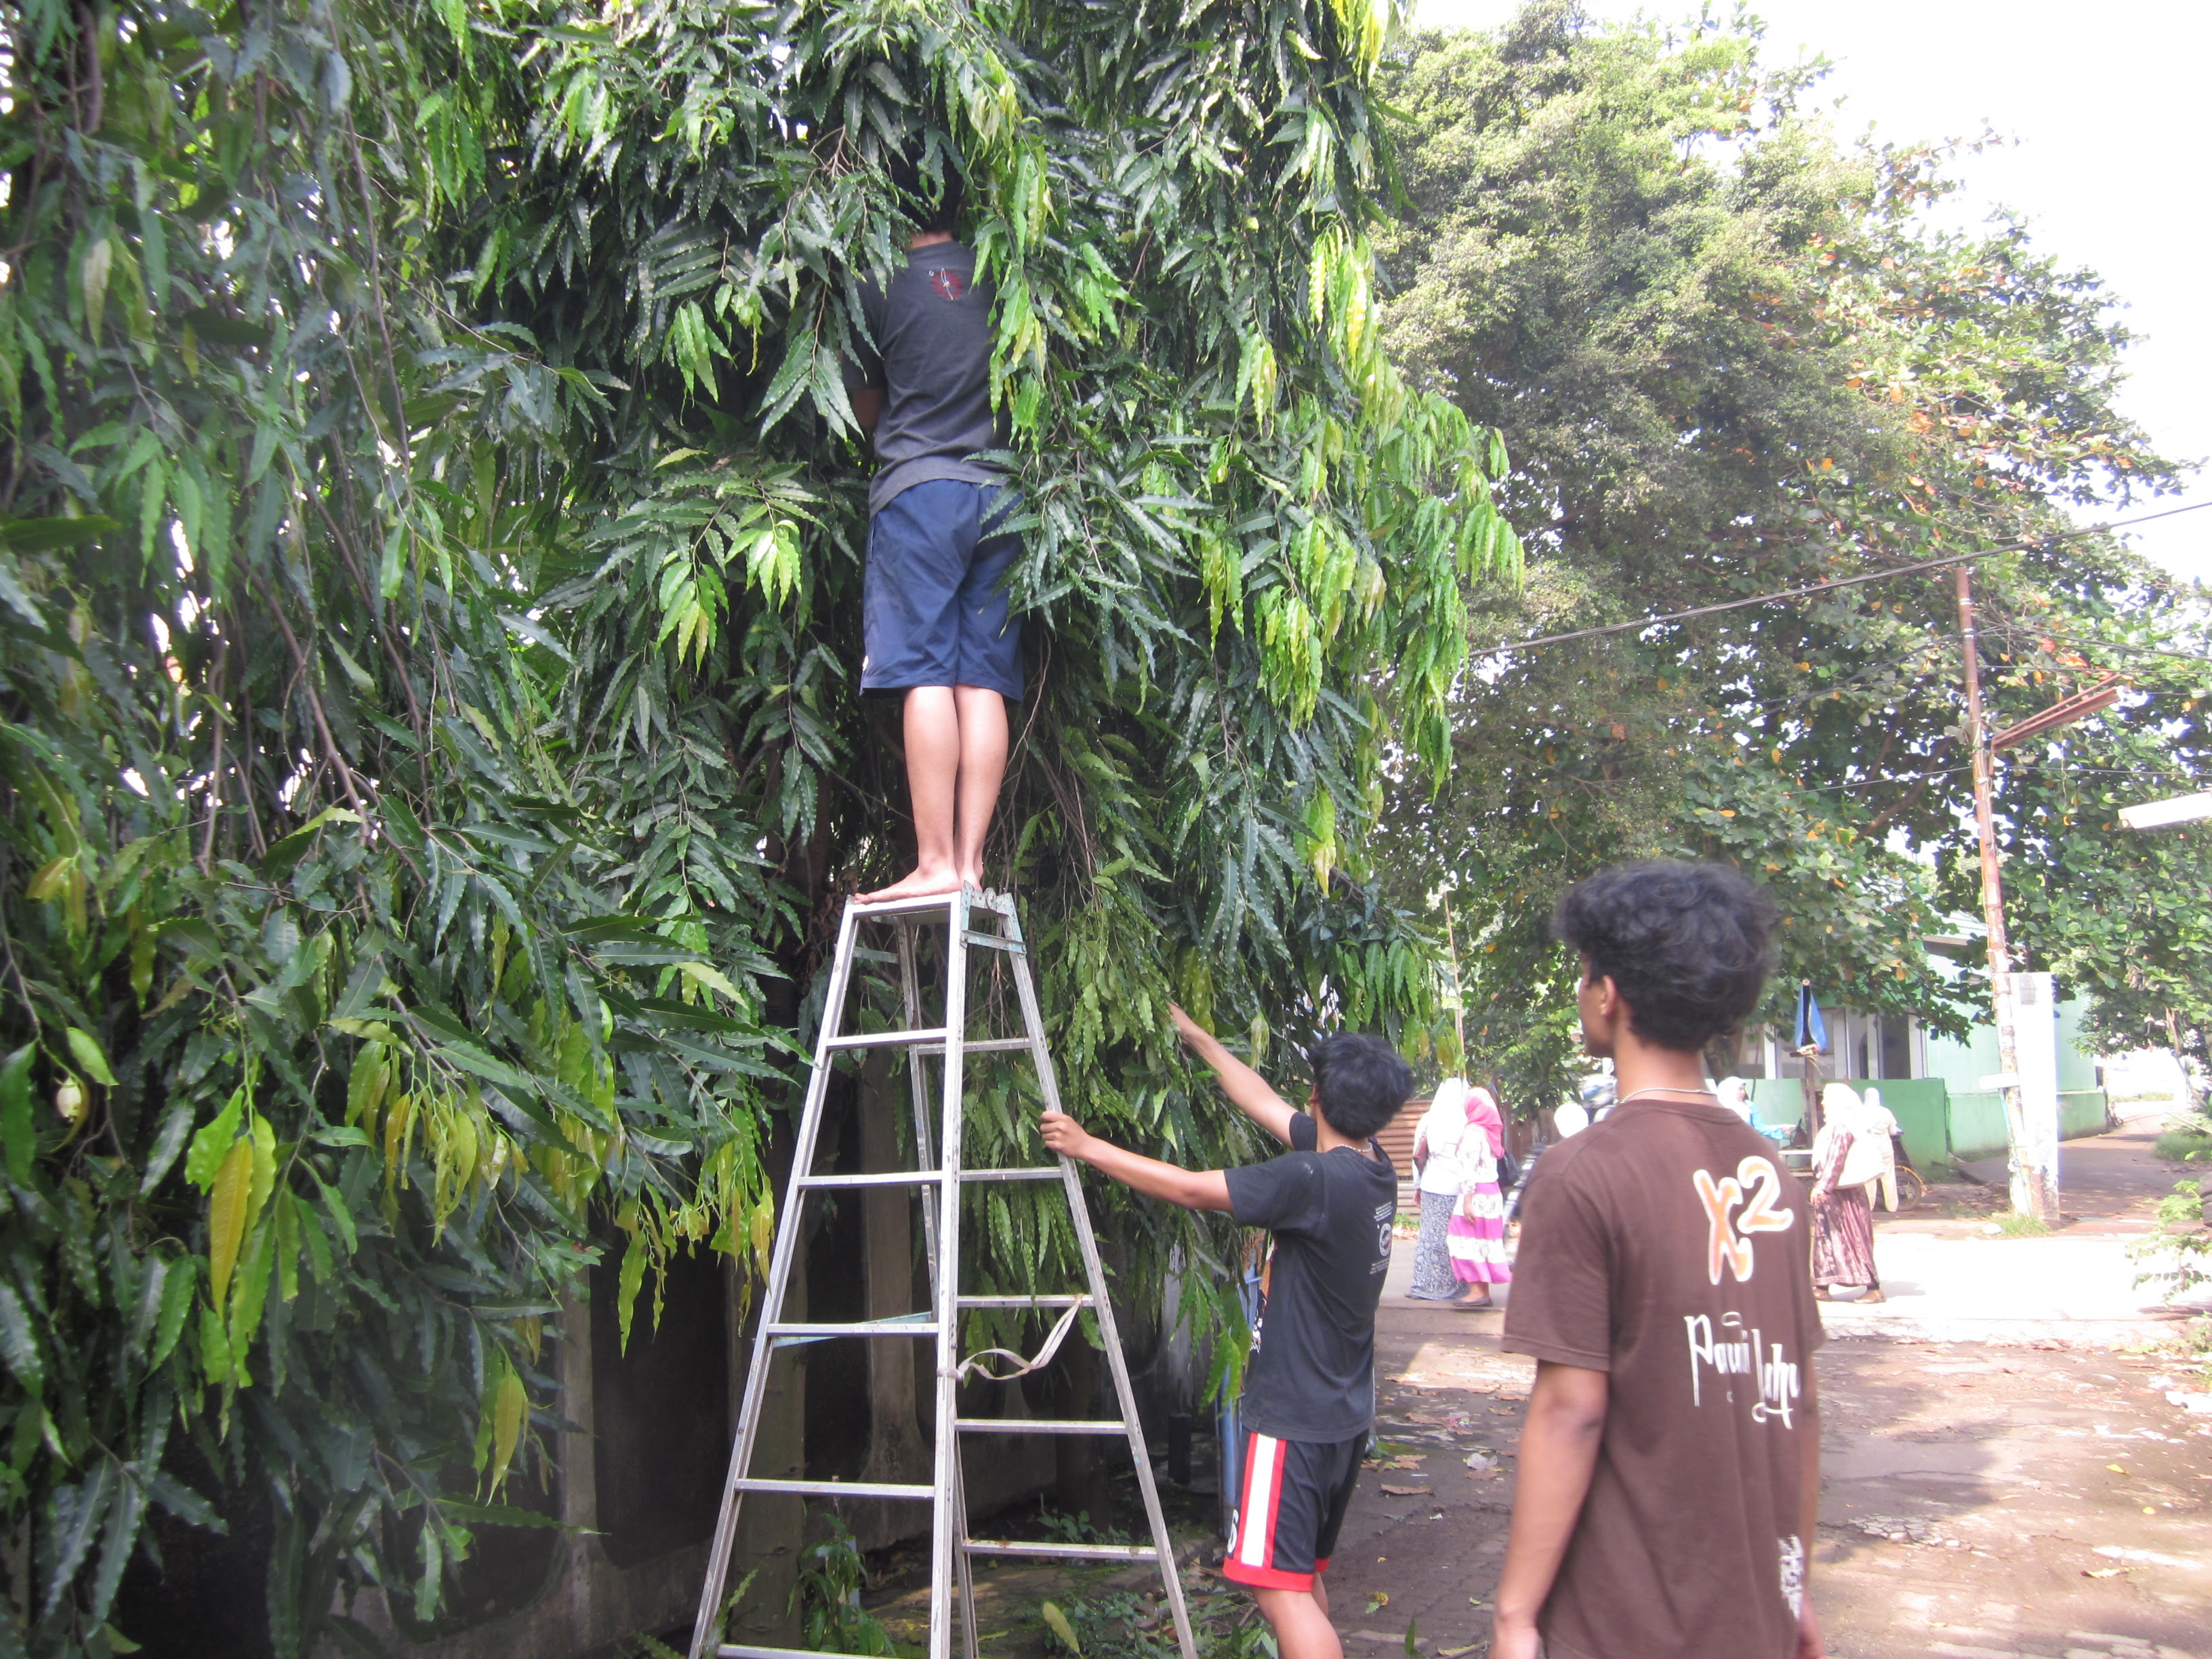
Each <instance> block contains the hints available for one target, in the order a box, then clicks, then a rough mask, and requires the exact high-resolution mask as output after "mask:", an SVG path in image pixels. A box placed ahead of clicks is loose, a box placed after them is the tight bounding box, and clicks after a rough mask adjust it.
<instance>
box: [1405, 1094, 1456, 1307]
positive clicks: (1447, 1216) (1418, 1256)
mask: <svg viewBox="0 0 2212 1659" xmlns="http://www.w3.org/2000/svg"><path fill="white" fill-rule="evenodd" d="M1467 1092H1468V1091H1467V1079H1465V1078H1457V1077H1448V1078H1446V1079H1444V1080H1443V1082H1442V1083H1439V1084H1438V1085H1437V1092H1436V1096H1435V1098H1434V1099H1433V1100H1431V1102H1430V1104H1429V1109H1428V1110H1427V1111H1426V1112H1425V1113H1424V1114H1423V1115H1422V1117H1421V1122H1420V1127H1419V1128H1417V1129H1415V1130H1414V1132H1413V1172H1414V1176H1415V1185H1416V1186H1417V1187H1419V1189H1420V1194H1421V1237H1420V1242H1419V1243H1417V1244H1415V1245H1414V1247H1413V1285H1412V1286H1411V1287H1410V1288H1409V1289H1408V1290H1407V1292H1406V1294H1407V1297H1411V1298H1412V1299H1413V1301H1416V1302H1456V1301H1457V1300H1458V1299H1459V1298H1460V1297H1462V1296H1464V1295H1466V1294H1467V1290H1468V1287H1467V1286H1466V1285H1462V1284H1461V1283H1460V1281H1459V1280H1458V1279H1456V1278H1455V1277H1454V1276H1453V1274H1452V1267H1451V1246H1450V1243H1449V1231H1450V1227H1451V1213H1452V1206H1454V1205H1455V1204H1456V1203H1458V1201H1459V1186H1460V1181H1459V1160H1458V1158H1457V1157H1456V1153H1457V1152H1458V1150H1459V1140H1460V1137H1461V1136H1462V1134H1464V1133H1467Z"/></svg>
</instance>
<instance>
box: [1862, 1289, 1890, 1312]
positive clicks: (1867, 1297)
mask: <svg viewBox="0 0 2212 1659" xmlns="http://www.w3.org/2000/svg"><path fill="white" fill-rule="evenodd" d="M1888 1300H1889V1298H1888V1297H1886V1296H1884V1295H1883V1294H1882V1293H1881V1285H1875V1287H1874V1288H1873V1289H1872V1290H1870V1291H1861V1292H1860V1293H1859V1306H1861V1307H1862V1308H1863V1307H1865V1306H1866V1305H1867V1304H1869V1303H1874V1302H1887V1301H1888Z"/></svg>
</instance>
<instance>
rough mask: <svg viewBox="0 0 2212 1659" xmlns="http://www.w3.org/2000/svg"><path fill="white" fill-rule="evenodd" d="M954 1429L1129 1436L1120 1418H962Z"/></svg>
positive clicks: (967, 1431) (983, 1432)
mask: <svg viewBox="0 0 2212 1659" xmlns="http://www.w3.org/2000/svg"><path fill="white" fill-rule="evenodd" d="M953 1426H954V1427H955V1428H957V1429H958V1430H960V1431H961V1432H962V1433H963V1434H1127V1433H1128V1431H1129V1425H1127V1423H1124V1422H1122V1421H1121V1419H1119V1418H1115V1417H1100V1418H1069V1417H963V1418H958V1419H955V1420H954V1424H953Z"/></svg>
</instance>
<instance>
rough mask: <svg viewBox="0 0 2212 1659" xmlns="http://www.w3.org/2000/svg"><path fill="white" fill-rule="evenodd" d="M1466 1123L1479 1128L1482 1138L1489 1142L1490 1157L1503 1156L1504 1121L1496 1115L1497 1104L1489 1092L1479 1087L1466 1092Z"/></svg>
mask: <svg viewBox="0 0 2212 1659" xmlns="http://www.w3.org/2000/svg"><path fill="white" fill-rule="evenodd" d="M1467 1121H1468V1123H1469V1124H1470V1125H1474V1124H1480V1126H1481V1128H1482V1133H1483V1138H1484V1139H1486V1140H1487V1141H1489V1142H1490V1155H1491V1157H1492V1158H1502V1157H1503V1156H1504V1152H1505V1120H1504V1118H1502V1117H1500V1116H1499V1115H1498V1102H1497V1100H1496V1098H1495V1097H1492V1094H1491V1092H1490V1091H1489V1090H1487V1089H1485V1088H1482V1087H1480V1085H1475V1086H1471V1087H1470V1088H1469V1089H1468V1091H1467Z"/></svg>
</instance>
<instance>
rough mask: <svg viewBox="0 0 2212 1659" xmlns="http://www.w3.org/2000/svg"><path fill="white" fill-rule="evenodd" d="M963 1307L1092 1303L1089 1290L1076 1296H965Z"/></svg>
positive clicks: (1063, 1306)
mask: <svg viewBox="0 0 2212 1659" xmlns="http://www.w3.org/2000/svg"><path fill="white" fill-rule="evenodd" d="M960 1305H961V1306H962V1307H963V1308H1087V1307H1089V1306H1090V1305H1091V1297H1090V1293H1089V1292H1088V1291H1084V1292H1079V1293H1078V1294H1076V1295H1074V1296H963V1297H961V1298H960Z"/></svg>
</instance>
